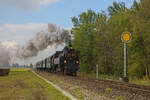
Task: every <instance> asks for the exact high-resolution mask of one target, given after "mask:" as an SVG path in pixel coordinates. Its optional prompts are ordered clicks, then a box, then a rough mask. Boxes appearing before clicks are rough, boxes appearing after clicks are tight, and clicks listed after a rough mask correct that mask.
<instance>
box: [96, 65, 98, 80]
mask: <svg viewBox="0 0 150 100" xmlns="http://www.w3.org/2000/svg"><path fill="white" fill-rule="evenodd" d="M96 78H97V79H98V64H97V65H96Z"/></svg>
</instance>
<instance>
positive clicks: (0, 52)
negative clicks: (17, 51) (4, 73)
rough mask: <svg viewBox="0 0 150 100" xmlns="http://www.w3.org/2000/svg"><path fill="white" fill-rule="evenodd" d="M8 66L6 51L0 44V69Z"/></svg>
mask: <svg viewBox="0 0 150 100" xmlns="http://www.w3.org/2000/svg"><path fill="white" fill-rule="evenodd" d="M8 66H9V53H8V50H7V49H6V48H5V47H4V46H3V45H2V44H1V43H0V67H8Z"/></svg>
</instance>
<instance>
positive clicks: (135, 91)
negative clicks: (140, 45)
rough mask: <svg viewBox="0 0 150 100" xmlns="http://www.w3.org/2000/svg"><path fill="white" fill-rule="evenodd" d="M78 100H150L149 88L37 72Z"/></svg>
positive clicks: (118, 82)
mask: <svg viewBox="0 0 150 100" xmlns="http://www.w3.org/2000/svg"><path fill="white" fill-rule="evenodd" d="M37 73H38V74H39V75H41V76H42V77H44V78H46V79H48V80H49V81H51V82H53V83H54V84H57V85H58V86H60V87H61V88H62V89H64V90H66V91H68V92H70V93H71V94H72V95H73V96H75V97H76V98H77V99H79V100H150V87H149V86H143V85H136V84H128V83H124V82H120V81H112V80H96V79H92V78H87V77H80V76H77V77H73V76H62V75H60V74H52V73H47V72H37Z"/></svg>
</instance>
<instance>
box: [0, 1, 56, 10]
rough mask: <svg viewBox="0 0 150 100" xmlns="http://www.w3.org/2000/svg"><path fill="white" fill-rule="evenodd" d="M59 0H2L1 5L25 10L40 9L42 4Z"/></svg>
mask: <svg viewBox="0 0 150 100" xmlns="http://www.w3.org/2000/svg"><path fill="white" fill-rule="evenodd" d="M57 1H59V0H0V6H8V7H15V8H21V9H24V10H39V9H40V8H41V6H42V5H47V4H50V3H54V2H57Z"/></svg>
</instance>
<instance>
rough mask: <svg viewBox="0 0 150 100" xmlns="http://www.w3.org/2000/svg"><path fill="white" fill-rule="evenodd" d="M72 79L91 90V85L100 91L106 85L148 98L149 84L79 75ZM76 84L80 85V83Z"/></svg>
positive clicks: (149, 96)
mask: <svg viewBox="0 0 150 100" xmlns="http://www.w3.org/2000/svg"><path fill="white" fill-rule="evenodd" d="M68 77H69V76H68ZM72 80H74V81H76V80H80V81H82V82H83V83H85V85H86V86H87V87H88V88H89V89H91V90H93V87H95V90H96V92H102V91H103V92H104V91H105V90H101V89H102V87H106V88H111V89H115V90H119V91H121V92H128V93H130V94H133V95H140V96H143V97H145V98H147V99H146V100H150V86H144V85H137V84H130V83H126V82H121V81H113V80H103V79H99V80H97V79H92V78H82V77H80V76H78V77H75V78H73V79H72ZM78 85H80V83H79V84H78ZM87 87H85V88H87Z"/></svg>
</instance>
